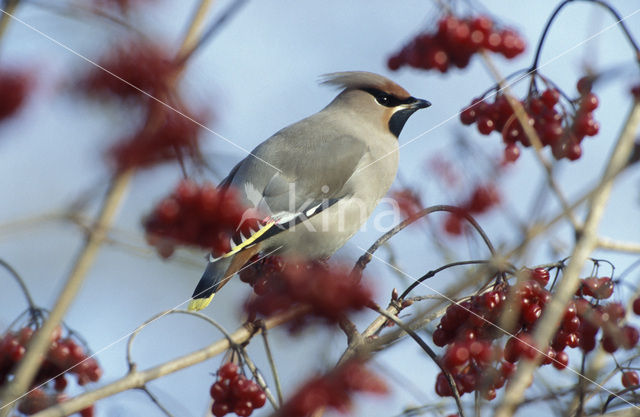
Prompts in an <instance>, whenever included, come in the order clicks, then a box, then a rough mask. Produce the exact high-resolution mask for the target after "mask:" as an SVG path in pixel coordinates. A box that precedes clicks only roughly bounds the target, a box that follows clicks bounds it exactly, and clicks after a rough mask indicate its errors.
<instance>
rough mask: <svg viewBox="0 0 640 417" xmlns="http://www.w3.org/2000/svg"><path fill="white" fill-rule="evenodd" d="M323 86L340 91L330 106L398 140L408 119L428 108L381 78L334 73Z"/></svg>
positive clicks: (359, 74) (368, 74)
mask: <svg viewBox="0 0 640 417" xmlns="http://www.w3.org/2000/svg"><path fill="white" fill-rule="evenodd" d="M322 83H323V84H327V85H331V86H336V87H338V88H342V89H343V91H342V92H341V93H340V94H339V95H338V96H337V97H336V98H335V100H333V102H331V104H329V107H334V106H336V107H340V110H341V111H349V112H353V113H355V114H356V115H357V116H358V117H360V118H364V119H365V120H366V121H367V122H369V123H372V124H374V125H378V126H380V128H382V129H386V130H387V131H388V132H390V133H392V134H393V135H394V136H396V137H398V136H399V135H400V132H401V131H402V128H403V127H404V124H405V123H406V121H407V119H409V116H411V115H412V114H413V113H414V112H415V111H416V110H419V109H424V108H426V107H429V106H431V103H430V102H428V101H427V100H422V99H419V98H415V97H413V96H411V94H409V92H407V90H405V89H404V88H402V87H400V86H399V85H398V84H396V83H394V82H393V81H391V80H390V79H388V78H386V77H383V76H382V75H378V74H374V73H371V72H365V71H348V72H335V73H332V74H327V75H325V76H324V77H323V81H322Z"/></svg>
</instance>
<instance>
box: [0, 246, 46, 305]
mask: <svg viewBox="0 0 640 417" xmlns="http://www.w3.org/2000/svg"><path fill="white" fill-rule="evenodd" d="M0 265H2V266H3V267H4V268H5V269H6V270H7V271H8V272H9V274H10V275H11V276H13V278H14V279H15V280H16V282H17V283H18V285H19V286H20V289H21V290H22V293H23V294H24V297H25V298H26V299H27V304H29V310H31V311H35V310H37V307H36V304H35V303H34V302H33V298H31V294H30V293H29V289H28V288H27V284H25V283H24V280H23V279H22V277H21V276H20V274H18V271H16V270H15V269H13V267H12V266H11V265H9V263H8V262H6V261H5V260H4V259H0Z"/></svg>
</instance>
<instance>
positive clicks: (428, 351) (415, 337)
mask: <svg viewBox="0 0 640 417" xmlns="http://www.w3.org/2000/svg"><path fill="white" fill-rule="evenodd" d="M375 311H377V312H378V314H380V315H383V316H385V317H386V318H387V320H390V321H392V322H394V323H395V324H396V325H397V326H398V327H399V328H401V329H402V330H403V331H404V332H406V333H407V334H408V335H409V336H411V338H412V339H413V340H415V342H416V343H417V344H418V345H419V346H420V347H421V348H422V350H424V351H425V353H426V354H427V355H429V357H430V358H431V360H433V362H434V363H435V364H436V365H437V366H438V368H440V370H441V371H442V373H443V374H444V375H445V376H446V378H447V382H448V383H449V388H450V389H451V392H452V393H453V397H454V399H455V401H456V406H457V407H458V412H459V413H460V416H461V417H464V409H463V408H462V401H461V400H460V394H459V393H458V388H457V387H456V382H455V380H454V379H453V377H452V376H451V373H450V372H449V371H448V370H446V369H445V368H444V366H442V364H441V363H440V359H439V358H438V355H436V353H435V352H434V351H433V349H431V347H430V346H429V345H428V344H427V343H426V342H425V341H424V340H422V338H421V337H420V336H418V334H417V333H416V332H414V331H413V330H411V328H409V327H408V326H407V325H405V324H404V323H403V322H402V320H400V319H399V318H397V317H396V316H395V315H393V314H389V313H387V312H386V311H384V310H382V309H381V308H379V307H378V308H376V309H375Z"/></svg>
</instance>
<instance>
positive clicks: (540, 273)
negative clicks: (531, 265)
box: [531, 268, 549, 287]
mask: <svg viewBox="0 0 640 417" xmlns="http://www.w3.org/2000/svg"><path fill="white" fill-rule="evenodd" d="M531 278H532V279H533V280H535V281H536V282H537V283H538V284H540V285H541V286H543V287H544V286H546V285H547V284H548V283H549V271H548V270H546V269H545V268H536V269H534V270H533V271H531Z"/></svg>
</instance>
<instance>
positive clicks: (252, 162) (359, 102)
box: [188, 71, 431, 311]
mask: <svg viewBox="0 0 640 417" xmlns="http://www.w3.org/2000/svg"><path fill="white" fill-rule="evenodd" d="M322 84H324V85H328V86H331V87H334V88H337V89H339V90H340V92H339V94H338V95H337V96H336V97H335V98H334V99H333V101H331V102H330V103H329V104H328V105H327V106H326V107H325V108H323V109H322V110H320V111H319V112H317V113H315V114H313V115H311V116H309V117H307V118H305V119H302V120H300V121H298V122H296V123H294V124H292V125H289V126H287V127H285V128H283V129H281V130H280V131H278V132H277V133H275V134H274V135H273V136H271V137H270V138H268V139H267V140H266V141H264V142H262V143H261V144H259V145H258V146H257V147H256V148H255V149H254V150H253V151H252V152H251V153H250V154H249V155H248V156H247V157H246V158H244V159H243V160H241V161H240V162H239V163H238V164H237V165H236V166H235V167H234V168H233V169H232V170H231V172H230V173H229V175H228V176H227V177H226V178H225V179H224V180H222V182H221V183H220V184H219V186H218V188H219V189H221V190H225V189H228V188H233V189H235V190H236V191H235V193H236V194H237V195H238V196H239V198H240V200H241V201H242V203H243V204H245V206H246V207H250V208H251V210H248V211H247V212H246V213H247V214H246V216H243V220H250V218H252V217H256V216H257V215H256V213H262V214H260V216H264V217H263V218H257V220H258V223H257V226H256V227H255V228H256V229H257V230H253V229H251V231H250V232H249V233H248V235H247V236H245V235H242V234H241V233H237V234H236V236H234V237H233V238H231V241H230V246H231V250H230V251H228V252H227V253H225V254H223V255H221V256H218V257H214V256H213V255H209V256H208V260H209V262H208V264H207V267H206V269H205V271H204V273H203V275H202V278H201V279H200V281H199V282H198V285H197V286H196V289H195V291H194V292H193V295H192V298H191V300H190V303H189V307H188V308H189V310H195V311H197V310H201V309H203V308H205V307H206V306H208V305H209V303H210V302H211V300H212V298H213V296H214V295H215V293H216V292H217V291H218V290H219V289H220V288H221V287H222V286H223V285H224V284H225V283H226V282H227V281H229V279H230V278H231V277H233V275H234V274H235V273H237V272H238V271H239V270H240V269H241V268H242V267H243V266H244V265H245V264H246V263H247V262H248V261H249V260H250V259H251V258H252V257H253V256H254V255H256V254H258V253H262V254H269V255H272V254H278V255H282V256H285V257H286V256H287V255H290V256H296V257H302V258H303V259H313V260H317V259H328V258H329V257H330V256H331V255H333V253H334V252H336V251H337V250H338V249H339V248H341V247H342V246H343V245H344V244H345V243H346V242H347V240H349V239H350V238H351V237H352V236H353V235H354V234H355V233H356V232H357V231H358V230H359V229H360V227H361V226H362V225H363V224H364V223H365V222H366V221H367V219H368V218H369V216H370V215H371V213H372V212H373V210H374V209H375V207H376V206H377V205H378V202H379V201H380V199H381V198H382V197H384V195H385V194H386V193H387V192H388V190H389V188H390V187H391V185H392V183H393V181H394V179H395V176H396V173H397V170H398V150H399V145H398V137H399V135H400V132H401V131H402V129H403V127H404V125H405V123H406V122H407V120H408V119H409V117H410V116H411V115H412V114H413V113H414V112H416V111H417V110H419V109H423V108H427V107H430V106H431V103H430V102H429V101H427V100H423V99H419V98H415V97H413V96H412V95H411V94H409V92H407V90H405V89H404V88H402V87H401V86H400V85H398V84H396V83H395V82H393V81H391V80H390V79H388V78H386V77H384V76H382V75H379V74H375V73H372V72H365V71H345V72H335V73H331V74H326V75H325V76H323V79H322ZM245 217H246V219H245ZM254 220H256V219H254Z"/></svg>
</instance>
